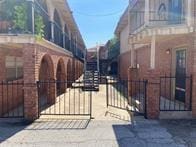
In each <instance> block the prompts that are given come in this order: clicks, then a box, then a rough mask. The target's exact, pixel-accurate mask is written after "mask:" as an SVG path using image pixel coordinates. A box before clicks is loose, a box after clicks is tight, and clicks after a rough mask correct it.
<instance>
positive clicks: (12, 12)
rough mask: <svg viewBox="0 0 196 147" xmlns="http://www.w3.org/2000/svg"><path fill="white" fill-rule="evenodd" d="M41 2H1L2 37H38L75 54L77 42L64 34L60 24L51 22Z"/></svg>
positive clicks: (0, 29)
mask: <svg viewBox="0 0 196 147" xmlns="http://www.w3.org/2000/svg"><path fill="white" fill-rule="evenodd" d="M41 2H42V0H35V1H34V2H31V1H27V0H5V1H3V2H0V35H25V34H26V35H28V34H29V35H36V36H37V37H40V38H45V39H46V40H48V41H51V42H53V43H55V44H56V45H58V46H60V47H62V48H65V49H66V50H69V51H71V52H72V53H74V52H75V48H76V43H77V42H76V41H75V40H74V39H70V37H69V35H68V34H67V33H63V32H64V31H63V29H62V28H63V27H62V26H61V25H60V24H61V23H60V22H58V21H50V18H49V14H48V12H47V8H46V7H44V5H43V4H42V3H41ZM32 12H34V13H32ZM33 17H34V19H32V18H33ZM52 31H53V33H52Z"/></svg>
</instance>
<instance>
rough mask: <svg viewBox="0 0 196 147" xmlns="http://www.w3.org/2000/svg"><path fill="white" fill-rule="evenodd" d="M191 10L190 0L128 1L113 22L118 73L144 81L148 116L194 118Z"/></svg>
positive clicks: (194, 6) (195, 77)
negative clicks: (117, 49) (117, 50)
mask: <svg viewBox="0 0 196 147" xmlns="http://www.w3.org/2000/svg"><path fill="white" fill-rule="evenodd" d="M195 10H196V2H195V1H194V0H132V1H130V3H129V6H128V7H127V9H126V10H125V12H124V14H123V15H122V17H121V18H120V20H119V23H118V26H117V28H116V31H115V34H116V35H117V36H118V37H119V39H120V55H119V70H120V71H119V72H120V73H119V74H120V77H121V78H122V79H147V80H148V81H149V87H150V88H147V89H148V90H150V91H151V92H147V95H148V93H150V94H149V95H148V96H149V97H147V98H148V102H147V104H149V107H150V108H149V110H147V111H150V114H151V116H150V117H152V118H157V117H163V118H164V117H167V116H172V117H174V116H173V114H174V113H173V112H175V114H174V115H175V117H179V118H180V117H181V116H182V117H183V118H186V117H187V118H190V117H191V118H192V117H196V99H195V96H196V90H195V89H196V75H195V70H196V68H195V65H196V63H195V58H196V54H195V49H196V45H195V39H196V38H195V35H196V34H195V29H196V28H195ZM125 71H126V72H125ZM153 83H154V84H155V85H156V86H154V89H153V88H152V87H153ZM153 93H154V94H153ZM166 115H167V116H166Z"/></svg>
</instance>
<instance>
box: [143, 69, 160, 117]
mask: <svg viewBox="0 0 196 147" xmlns="http://www.w3.org/2000/svg"><path fill="white" fill-rule="evenodd" d="M159 77H160V72H158V71H155V70H149V71H148V72H147V75H146V78H147V79H148V84H147V91H146V92H147V93H146V111H147V112H146V113H147V118H148V119H158V118H159V112H160V111H159V100H160V98H159V97H160V80H159Z"/></svg>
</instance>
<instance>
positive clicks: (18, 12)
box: [13, 3, 27, 32]
mask: <svg viewBox="0 0 196 147" xmlns="http://www.w3.org/2000/svg"><path fill="white" fill-rule="evenodd" d="M13 23H14V26H13V27H14V29H16V30H19V31H24V32H25V31H27V5H26V3H21V4H20V5H16V6H14V17H13Z"/></svg>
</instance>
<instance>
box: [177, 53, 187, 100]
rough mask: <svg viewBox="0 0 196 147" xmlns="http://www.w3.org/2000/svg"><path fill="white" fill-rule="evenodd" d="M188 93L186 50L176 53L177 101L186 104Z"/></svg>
mask: <svg viewBox="0 0 196 147" xmlns="http://www.w3.org/2000/svg"><path fill="white" fill-rule="evenodd" d="M185 93H186V50H178V51H176V82H175V99H176V100H179V101H182V102H185Z"/></svg>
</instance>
